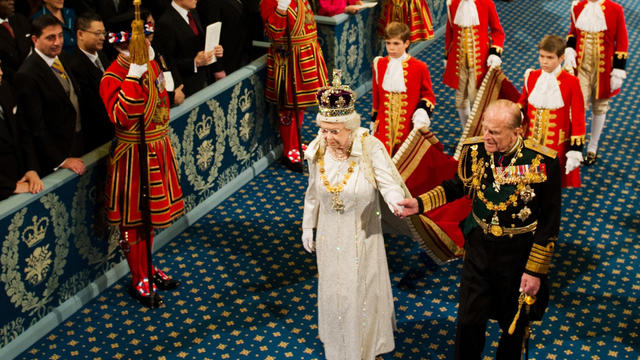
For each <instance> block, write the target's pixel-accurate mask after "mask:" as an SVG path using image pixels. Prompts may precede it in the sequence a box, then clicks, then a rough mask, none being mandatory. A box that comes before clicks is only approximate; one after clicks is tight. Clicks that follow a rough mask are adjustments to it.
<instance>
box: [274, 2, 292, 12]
mask: <svg viewBox="0 0 640 360" xmlns="http://www.w3.org/2000/svg"><path fill="white" fill-rule="evenodd" d="M289 4H291V0H278V6H277V7H276V9H278V10H280V11H283V12H284V11H287V9H288V8H289Z"/></svg>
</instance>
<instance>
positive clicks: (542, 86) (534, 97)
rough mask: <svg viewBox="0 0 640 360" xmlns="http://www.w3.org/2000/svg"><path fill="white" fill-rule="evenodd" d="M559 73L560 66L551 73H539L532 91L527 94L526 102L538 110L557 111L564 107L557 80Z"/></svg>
mask: <svg viewBox="0 0 640 360" xmlns="http://www.w3.org/2000/svg"><path fill="white" fill-rule="evenodd" d="M560 71H561V66H560V65H558V67H557V68H556V69H555V70H553V72H551V73H548V72H546V71H544V70H542V71H541V74H540V77H539V78H538V81H536V85H535V86H534V87H533V91H531V93H530V94H529V98H528V100H529V103H530V104H531V105H533V106H535V107H536V108H538V109H549V110H554V109H559V108H561V107H563V106H564V101H562V93H561V92H560V85H558V79H557V76H558V74H559V73H560Z"/></svg>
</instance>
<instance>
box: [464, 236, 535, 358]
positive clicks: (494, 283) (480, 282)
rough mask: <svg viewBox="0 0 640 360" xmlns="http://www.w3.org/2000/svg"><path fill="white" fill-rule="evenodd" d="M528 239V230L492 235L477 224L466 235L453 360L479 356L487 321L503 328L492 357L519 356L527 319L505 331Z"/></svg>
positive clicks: (514, 308)
mask: <svg viewBox="0 0 640 360" xmlns="http://www.w3.org/2000/svg"><path fill="white" fill-rule="evenodd" d="M532 241H533V240H532V235H530V234H523V235H518V236H514V237H513V238H509V237H503V238H494V237H492V236H489V235H486V234H484V233H483V231H482V230H481V229H480V228H475V229H474V230H472V231H471V232H470V233H469V234H467V236H465V258H464V265H463V268H462V278H461V281H460V304H459V306H458V323H457V328H456V345H455V359H457V360H474V359H481V356H482V351H483V349H484V343H485V331H486V327H487V321H488V320H489V319H495V320H497V321H498V323H499V324H500V328H501V329H502V336H501V337H500V343H499V345H498V350H497V354H496V359H498V360H503V359H505V360H515V359H520V358H521V356H522V348H523V337H524V330H525V327H526V325H527V323H528V320H527V319H526V317H521V318H520V320H519V321H518V323H517V324H516V325H517V326H516V329H515V331H514V333H513V335H509V334H508V329H509V326H510V325H511V322H512V321H513V317H514V316H515V314H516V311H517V308H518V296H519V294H520V293H519V288H520V280H521V278H522V273H523V271H524V267H525V265H526V262H527V259H528V256H529V251H530V249H531V244H532Z"/></svg>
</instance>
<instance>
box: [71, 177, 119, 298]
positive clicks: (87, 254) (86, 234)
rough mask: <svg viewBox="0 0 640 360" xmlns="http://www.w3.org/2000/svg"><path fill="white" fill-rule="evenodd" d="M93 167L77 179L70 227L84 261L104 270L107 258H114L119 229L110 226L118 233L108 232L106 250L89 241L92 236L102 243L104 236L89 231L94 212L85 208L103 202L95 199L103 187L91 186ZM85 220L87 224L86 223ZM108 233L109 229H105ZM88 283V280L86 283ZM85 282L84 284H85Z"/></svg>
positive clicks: (107, 265) (102, 214)
mask: <svg viewBox="0 0 640 360" xmlns="http://www.w3.org/2000/svg"><path fill="white" fill-rule="evenodd" d="M94 170H95V168H91V169H88V170H87V172H86V173H85V174H84V175H83V176H81V177H80V180H79V181H78V187H77V189H76V192H75V194H74V196H73V201H72V203H71V229H73V235H74V241H73V243H74V244H75V246H76V249H77V250H78V253H79V254H80V256H81V257H82V259H83V260H84V261H86V262H87V264H88V265H89V266H93V267H94V268H96V269H98V268H100V267H101V266H103V265H104V266H105V268H104V269H105V271H106V270H107V269H108V268H109V264H108V262H109V260H111V259H114V258H116V254H117V248H118V238H119V234H120V231H119V230H118V228H117V227H112V228H113V229H115V230H114V231H116V232H117V233H118V234H117V235H118V237H117V238H115V239H114V238H113V236H112V235H113V234H108V235H107V236H108V237H107V243H108V245H107V251H106V252H105V251H104V250H102V246H98V247H96V246H94V245H93V243H92V242H91V240H92V238H94V237H98V238H99V240H98V241H99V242H100V243H101V244H102V243H103V242H104V236H100V235H96V234H95V233H94V232H92V231H91V229H92V225H89V224H93V223H95V222H96V221H98V220H97V219H96V216H95V215H96V212H95V211H92V212H91V213H92V215H88V213H89V211H90V210H88V209H87V205H92V207H93V208H94V209H95V208H96V207H97V206H100V207H102V206H104V204H102V203H100V204H97V203H96V201H95V199H96V194H95V192H96V191H104V189H103V188H102V189H99V190H97V189H95V186H92V187H91V188H89V186H91V183H92V181H91V179H92V178H93V172H94ZM97 215H98V216H104V217H106V214H104V213H103V212H98V213H97ZM87 220H88V222H89V224H87ZM100 221H106V219H101V220H100ZM106 233H109V231H106ZM86 284H88V282H87V283H86ZM86 284H85V286H86Z"/></svg>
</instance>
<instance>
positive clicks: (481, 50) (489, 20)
mask: <svg viewBox="0 0 640 360" xmlns="http://www.w3.org/2000/svg"><path fill="white" fill-rule="evenodd" d="M474 1H475V4H476V8H477V9H478V19H479V20H480V25H477V26H474V27H473V38H474V39H475V41H474V42H473V50H472V51H471V55H473V56H474V59H475V73H476V86H477V87H480V84H482V79H483V78H484V75H485V74H486V73H487V58H488V57H489V48H490V47H493V48H495V52H496V53H498V54H501V53H502V46H503V44H504V31H503V30H502V26H501V25H500V19H499V18H498V13H497V12H496V6H495V4H494V3H493V1H492V0H474ZM459 4H460V0H452V1H451V4H449V5H447V24H446V27H445V44H444V46H445V56H446V58H447V66H446V67H445V70H444V75H443V82H444V84H445V85H447V86H450V87H452V88H454V89H457V88H458V82H459V81H458V78H459V74H460V70H459V69H458V67H459V66H461V65H463V64H464V62H463V61H464V59H462V58H461V56H462V55H464V53H465V48H464V44H463V43H462V40H463V29H462V28H461V27H460V26H458V25H456V24H454V22H453V20H454V19H455V18H456V12H457V11H458V5H459ZM489 29H491V34H489ZM489 38H491V43H489ZM469 50H471V49H469Z"/></svg>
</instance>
